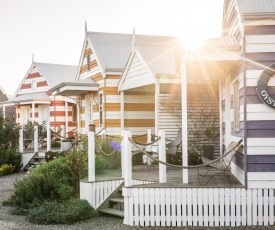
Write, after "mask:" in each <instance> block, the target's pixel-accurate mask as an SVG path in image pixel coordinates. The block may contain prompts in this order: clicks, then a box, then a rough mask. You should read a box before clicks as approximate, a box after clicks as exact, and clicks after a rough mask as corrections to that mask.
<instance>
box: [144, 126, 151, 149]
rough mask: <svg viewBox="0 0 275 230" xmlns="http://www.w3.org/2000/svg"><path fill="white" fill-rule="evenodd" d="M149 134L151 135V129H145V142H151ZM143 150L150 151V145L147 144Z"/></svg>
mask: <svg viewBox="0 0 275 230" xmlns="http://www.w3.org/2000/svg"><path fill="white" fill-rule="evenodd" d="M151 136H152V132H151V129H147V143H150V142H151ZM145 151H146V152H151V151H152V145H147V146H146V147H145Z"/></svg>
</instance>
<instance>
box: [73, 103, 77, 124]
mask: <svg viewBox="0 0 275 230" xmlns="http://www.w3.org/2000/svg"><path fill="white" fill-rule="evenodd" d="M72 121H77V105H76V104H73V105H72Z"/></svg>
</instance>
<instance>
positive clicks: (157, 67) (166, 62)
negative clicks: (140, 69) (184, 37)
mask: <svg viewBox="0 0 275 230" xmlns="http://www.w3.org/2000/svg"><path fill="white" fill-rule="evenodd" d="M136 48H137V50H138V51H139V53H140V55H141V56H142V58H143V59H144V60H145V62H146V63H147V65H148V67H149V68H150V69H151V71H152V72H153V74H154V75H155V76H156V75H157V74H167V75H176V74H177V73H176V59H175V48H174V47H171V46H157V45H145V44H143V45H139V44H138V45H136Z"/></svg>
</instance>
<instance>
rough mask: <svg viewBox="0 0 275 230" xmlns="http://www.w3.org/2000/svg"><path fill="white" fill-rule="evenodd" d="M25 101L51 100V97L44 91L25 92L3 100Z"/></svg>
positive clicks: (10, 101)
mask: <svg viewBox="0 0 275 230" xmlns="http://www.w3.org/2000/svg"><path fill="white" fill-rule="evenodd" d="M26 101H51V99H50V98H49V96H48V94H47V93H46V92H39V93H27V94H23V95H20V96H18V97H14V98H12V99H11V100H8V101H5V103H18V102H26Z"/></svg>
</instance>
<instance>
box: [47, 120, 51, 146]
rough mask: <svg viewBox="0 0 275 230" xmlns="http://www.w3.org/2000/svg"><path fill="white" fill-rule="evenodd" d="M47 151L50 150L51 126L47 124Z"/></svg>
mask: <svg viewBox="0 0 275 230" xmlns="http://www.w3.org/2000/svg"><path fill="white" fill-rule="evenodd" d="M47 151H51V126H49V125H47Z"/></svg>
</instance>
